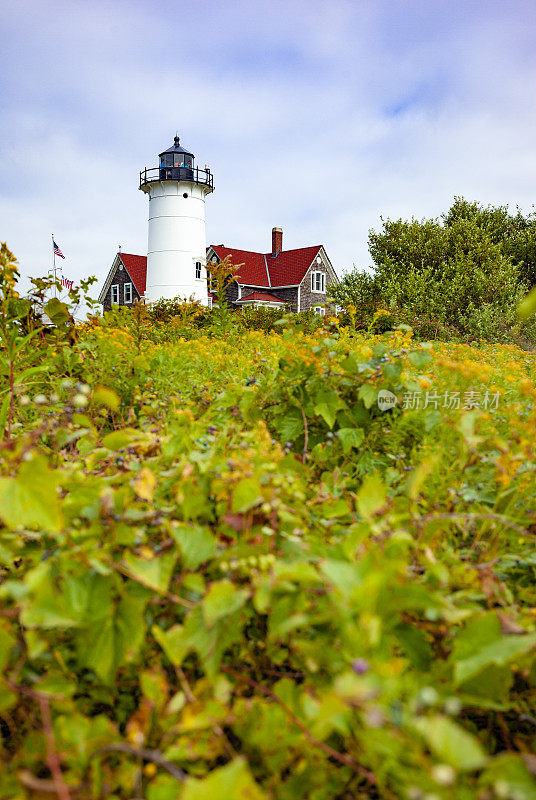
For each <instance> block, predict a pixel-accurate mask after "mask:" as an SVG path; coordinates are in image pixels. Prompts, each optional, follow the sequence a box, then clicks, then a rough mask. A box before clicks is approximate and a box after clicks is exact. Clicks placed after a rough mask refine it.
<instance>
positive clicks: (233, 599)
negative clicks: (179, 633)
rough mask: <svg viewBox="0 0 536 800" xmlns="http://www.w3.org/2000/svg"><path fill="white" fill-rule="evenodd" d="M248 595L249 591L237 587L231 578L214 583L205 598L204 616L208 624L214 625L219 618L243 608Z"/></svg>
mask: <svg viewBox="0 0 536 800" xmlns="http://www.w3.org/2000/svg"><path fill="white" fill-rule="evenodd" d="M248 596H249V592H247V591H246V590H245V589H237V588H236V586H235V585H234V584H233V583H231V581H229V580H223V581H218V583H213V584H212V586H211V587H210V589H209V591H208V594H207V595H206V597H205V599H204V600H203V617H204V619H205V622H206V624H207V625H208V626H209V627H212V625H214V623H215V622H216V621H217V620H219V619H221V618H222V617H226V616H228V615H229V614H232V613H234V612H235V611H237V610H238V609H239V608H242V606H243V605H244V603H245V602H246V601H247V599H248Z"/></svg>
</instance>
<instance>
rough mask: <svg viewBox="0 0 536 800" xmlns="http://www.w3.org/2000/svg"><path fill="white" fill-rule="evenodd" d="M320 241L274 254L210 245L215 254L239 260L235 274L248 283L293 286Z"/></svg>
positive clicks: (304, 271) (309, 263)
mask: <svg viewBox="0 0 536 800" xmlns="http://www.w3.org/2000/svg"><path fill="white" fill-rule="evenodd" d="M320 247H321V245H319V244H317V245H314V246H313V247H299V248H297V249H296V250H281V252H279V253H278V254H277V255H276V256H273V255H272V254H271V253H254V252H252V251H251V250H236V249H234V248H233V247H224V245H222V244H217V245H212V249H213V250H214V252H215V253H216V254H217V256H218V258H220V259H224V258H226V256H230V257H231V263H232V264H235V265H238V264H243V266H242V267H240V269H239V270H238V273H237V275H236V278H237V280H238V282H239V283H242V284H246V285H249V286H266V287H270V286H272V287H274V288H275V287H277V286H293V285H294V286H295V285H296V284H298V283H301V282H302V280H303V278H304V276H305V274H306V272H307V270H308V269H309V267H310V266H311V264H312V263H313V260H314V258H315V256H316V254H317V253H318V251H319V250H320Z"/></svg>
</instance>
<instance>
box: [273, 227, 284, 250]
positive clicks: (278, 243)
mask: <svg viewBox="0 0 536 800" xmlns="http://www.w3.org/2000/svg"><path fill="white" fill-rule="evenodd" d="M282 249H283V228H272V255H273V256H276V255H277V254H278V253H280V252H281V250H282Z"/></svg>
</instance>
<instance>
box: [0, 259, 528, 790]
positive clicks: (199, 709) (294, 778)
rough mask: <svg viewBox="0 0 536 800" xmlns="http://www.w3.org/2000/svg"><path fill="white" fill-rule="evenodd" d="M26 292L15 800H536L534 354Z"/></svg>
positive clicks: (17, 430)
mask: <svg viewBox="0 0 536 800" xmlns="http://www.w3.org/2000/svg"><path fill="white" fill-rule="evenodd" d="M11 274H13V271H12V273H11ZM10 280H11V279H10V278H9V274H8V275H7V278H6V272H4V302H3V317H2V320H1V322H2V342H3V345H2V365H3V367H2V369H3V373H4V375H5V377H6V381H5V384H4V386H3V389H4V392H3V395H2V397H1V399H2V401H3V402H2V415H3V416H2V421H3V425H4V428H5V437H4V444H3V447H2V449H1V450H0V470H1V475H2V477H0V517H1V520H2V523H3V527H2V528H1V529H0V565H1V566H0V597H1V608H0V615H1V616H0V675H1V677H0V731H1V734H2V740H1V741H2V746H1V749H0V757H1V760H2V767H3V768H2V769H0V797H1V798H2V799H4V798H5V799H6V800H8V798H9V799H10V800H14V799H15V798H17V799H18V798H53V797H58V798H61V800H68V798H72V800H75V799H76V800H79V799H81V800H97V799H100V798H102V800H104V799H105V798H106V800H111V799H112V798H114V799H115V800H131V799H132V798H145V799H146V800H175V799H176V798H179V799H180V800H201V798H203V800H212V799H213V800H222V798H223V799H225V798H229V800H235V798H236V800H261V799H264V800H271V799H273V800H301V798H303V800H335V798H339V799H340V800H343V798H346V799H347V800H350V798H360V797H361V798H400V799H401V800H402V799H404V798H407V799H408V800H437V798H453V797H455V798H457V800H465V798H480V800H492V798H503V799H507V798H512V800H533V799H534V798H536V780H535V777H534V776H535V774H536V757H535V756H534V751H535V743H536V711H535V709H536V702H535V700H536V658H535V653H536V649H535V648H536V584H535V578H536V554H535V550H534V535H535V533H536V519H535V515H536V513H535V508H536V506H535V503H534V499H535V495H536V480H535V470H536V463H535V459H534V441H535V423H536V415H535V410H534V398H535V396H536V368H535V360H534V356H533V355H532V354H531V353H526V352H524V351H522V350H519V349H518V348H516V347H514V346H509V345H492V344H487V345H484V346H481V347H476V346H475V347H471V346H469V345H461V344H448V343H439V342H436V343H433V344H426V343H425V344H417V343H414V342H413V340H412V334H411V331H410V330H409V329H404V328H403V329H401V330H395V331H388V332H386V333H384V334H382V335H372V334H364V333H357V332H356V331H355V330H352V329H351V328H345V329H343V330H339V327H338V324H337V322H336V321H331V322H330V321H327V322H326V323H325V324H324V326H323V327H319V328H318V329H317V330H316V331H313V332H311V333H304V332H303V331H302V330H300V328H299V326H298V325H297V324H295V323H294V322H293V321H292V320H291V319H290V318H289V319H287V320H284V321H283V324H281V325H280V326H279V330H280V333H274V332H272V333H262V332H260V331H255V330H240V329H239V328H238V327H237V326H236V325H234V326H233V324H232V323H231V322H230V321H229V319H227V318H226V317H225V314H222V317H221V319H220V320H219V323H218V325H216V324H215V326H214V327H213V328H212V329H210V330H206V331H203V332H199V331H196V332H192V329H191V326H190V327H189V325H188V320H187V319H185V318H177V319H175V320H174V321H173V320H172V322H171V323H170V324H169V325H167V327H166V328H165V330H166V331H167V333H166V335H165V336H164V335H163V333H162V330H163V329H162V330H161V329H159V331H160V332H159V334H158V336H157V335H156V334H155V330H156V329H151V327H150V326H149V324H148V323H147V321H145V322H143V320H142V319H141V316H140V315H138V316H137V317H136V314H128V313H123V314H121V313H112V314H110V315H107V316H106V317H105V318H104V320H96V319H95V320H93V322H92V323H90V324H87V325H86V326H84V327H83V328H81V329H79V331H78V337H77V340H75V338H74V337H73V336H72V331H71V333H70V334H69V335H70V338H69V336H68V331H69V325H68V322H67V321H65V320H63V321H62V317H61V313H62V309H61V308H60V306H54V305H53V306H50V307H49V309H48V311H49V312H50V314H52V313H53V312H54V309H56V314H57V319H56V322H57V327H56V329H55V330H54V331H52V332H50V331H48V332H46V331H45V332H44V331H43V330H42V329H40V328H35V329H32V330H30V331H29V332H25V331H21V324H22V323H21V320H23V321H24V313H26V314H27V311H28V309H27V308H26V307H23V306H21V305H20V304H21V303H22V302H23V301H20V300H18V299H17V298H16V296H15V295H14V293H13V288H12V287H13V284H12V281H11V283H10ZM10 292H11V294H10ZM17 304H18V305H17ZM17 309H18V312H19V314H18V317H17V314H16V313H15V312H16V311H17ZM14 319H16V320H17V324H15V323H14V322H13V320H14ZM35 331H37V333H36V332H35ZM62 331H63V332H64V335H63V334H62ZM62 336H63V338H62ZM17 348H18V349H17ZM381 390H389V391H391V392H393V393H394V394H395V395H396V396H397V398H398V403H397V404H396V406H394V407H393V406H389V405H388V406H387V407H389V408H390V410H387V411H382V410H380V408H379V405H378V393H379V392H380V391H381Z"/></svg>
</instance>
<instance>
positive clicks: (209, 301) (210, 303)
mask: <svg viewBox="0 0 536 800" xmlns="http://www.w3.org/2000/svg"><path fill="white" fill-rule="evenodd" d="M208 307H209V308H212V297H209V298H208Z"/></svg>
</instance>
